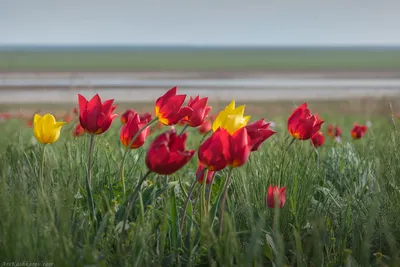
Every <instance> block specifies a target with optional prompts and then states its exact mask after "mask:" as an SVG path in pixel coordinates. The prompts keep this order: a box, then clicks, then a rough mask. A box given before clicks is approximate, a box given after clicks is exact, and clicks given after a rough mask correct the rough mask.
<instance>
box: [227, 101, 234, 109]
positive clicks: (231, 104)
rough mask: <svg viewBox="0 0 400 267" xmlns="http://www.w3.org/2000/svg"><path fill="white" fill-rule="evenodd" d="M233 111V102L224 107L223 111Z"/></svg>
mask: <svg viewBox="0 0 400 267" xmlns="http://www.w3.org/2000/svg"><path fill="white" fill-rule="evenodd" d="M234 109H235V100H232V101H231V103H229V105H228V106H226V108H225V110H234Z"/></svg>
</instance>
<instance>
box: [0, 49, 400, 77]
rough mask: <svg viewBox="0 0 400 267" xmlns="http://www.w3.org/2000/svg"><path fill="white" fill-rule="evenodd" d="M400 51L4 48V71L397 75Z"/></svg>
mask: <svg viewBox="0 0 400 267" xmlns="http://www.w3.org/2000/svg"><path fill="white" fill-rule="evenodd" d="M399 56H400V49H398V48H396V47H386V48H374V47H364V48H363V47H355V48H352V47H350V48H349V47H330V48H320V47H303V48H302V47H300V48H297V47H294V48H289V47H288V48H262V47H260V48H246V47H244V48H229V47H209V48H204V47H203V48H202V47H154V48H145V47H0V71H11V72H12V71H187V70H192V71H395V70H399V69H400V61H399V60H397V59H398V58H399Z"/></svg>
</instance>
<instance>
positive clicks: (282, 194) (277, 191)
mask: <svg viewBox="0 0 400 267" xmlns="http://www.w3.org/2000/svg"><path fill="white" fill-rule="evenodd" d="M275 199H277V200H278V202H277V203H276V204H275ZM285 202H286V187H285V186H284V187H281V188H279V187H278V186H276V185H275V186H272V185H270V186H269V187H268V194H267V205H268V207H270V208H271V209H273V208H275V205H277V206H278V207H279V208H283V206H284V205H285Z"/></svg>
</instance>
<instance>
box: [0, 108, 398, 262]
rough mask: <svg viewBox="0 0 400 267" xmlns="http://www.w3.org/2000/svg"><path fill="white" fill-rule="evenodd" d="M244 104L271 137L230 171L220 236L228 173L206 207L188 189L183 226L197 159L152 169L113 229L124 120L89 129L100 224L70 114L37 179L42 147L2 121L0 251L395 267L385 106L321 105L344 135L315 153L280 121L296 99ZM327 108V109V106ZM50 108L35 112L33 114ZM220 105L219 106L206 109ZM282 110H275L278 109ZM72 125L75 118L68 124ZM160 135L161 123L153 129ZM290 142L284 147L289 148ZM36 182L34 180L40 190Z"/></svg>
mask: <svg viewBox="0 0 400 267" xmlns="http://www.w3.org/2000/svg"><path fill="white" fill-rule="evenodd" d="M261 106H262V105H261V104H259V106H258V107H256V108H255V107H253V108H252V105H251V104H249V105H248V106H247V107H246V110H247V112H246V114H249V115H250V114H252V112H253V111H254V112H255V111H258V112H257V115H256V116H255V117H254V118H252V121H254V120H255V119H256V117H260V116H264V115H265V116H266V119H267V120H274V121H275V122H276V127H275V130H276V131H277V134H276V135H274V136H272V137H271V138H269V139H268V140H267V141H266V142H265V143H264V144H263V145H262V147H261V149H260V150H259V151H257V152H254V153H252V154H251V156H250V159H249V161H248V162H247V163H246V164H245V165H244V166H243V167H241V168H237V169H234V170H233V172H232V175H233V176H232V183H231V185H230V187H229V192H228V201H227V207H226V212H225V215H224V231H223V233H222V236H221V237H219V234H218V223H219V218H220V214H219V208H218V204H219V199H220V196H221V193H220V192H221V191H222V190H221V189H222V188H223V186H224V182H225V179H226V177H227V172H228V171H227V170H223V171H220V172H218V173H217V175H216V177H215V181H214V183H213V185H212V188H211V193H212V194H211V203H210V207H209V208H210V213H209V214H208V215H207V216H205V217H204V216H202V215H201V213H200V201H198V198H199V191H195V193H194V195H193V197H192V201H191V202H190V204H189V209H188V210H187V212H186V224H185V227H184V229H183V231H182V232H181V231H180V230H179V221H180V219H181V215H180V214H181V210H182V206H183V204H184V203H183V202H184V200H185V196H186V195H187V192H188V190H189V187H190V186H191V184H192V183H193V181H194V179H195V171H196V167H197V155H195V156H194V158H193V159H192V161H191V162H190V163H189V164H188V165H186V166H185V167H184V168H183V169H181V170H179V171H178V172H176V173H175V174H173V175H170V176H168V177H166V176H161V175H154V174H152V175H150V176H149V177H148V179H147V182H145V184H144V185H143V187H142V188H141V191H140V192H141V194H140V197H139V198H138V199H137V200H136V201H135V204H134V209H133V211H132V213H131V214H130V223H129V229H128V230H127V235H123V234H122V225H123V223H122V221H123V218H122V217H123V216H122V214H123V213H124V210H125V208H126V201H125V199H124V197H123V194H122V186H121V183H120V180H119V176H118V170H119V165H120V163H121V160H122V156H123V152H124V147H123V146H122V145H121V143H120V141H119V128H120V127H121V124H120V122H119V119H118V118H117V119H116V120H115V121H114V123H113V126H112V128H111V129H110V130H109V131H107V132H106V133H104V134H103V135H99V136H97V138H96V140H95V150H94V158H93V162H94V163H93V167H92V173H93V192H94V203H95V208H96V214H97V223H94V222H93V220H92V219H91V218H90V209H89V208H88V198H87V194H86V190H85V179H86V169H87V157H88V150H89V136H87V135H84V136H81V137H78V138H73V137H72V136H71V130H72V128H73V127H74V126H75V124H74V122H71V123H68V124H66V125H65V126H64V127H63V130H62V133H61V137H60V139H59V140H58V141H57V142H56V143H54V144H51V145H48V147H47V149H46V157H45V165H44V172H43V175H44V177H43V178H44V179H43V181H44V182H43V183H41V182H40V178H39V177H40V169H41V162H42V146H41V145H40V144H39V143H38V142H37V141H36V139H35V138H34V136H33V133H32V129H31V128H29V127H27V126H26V124H25V122H24V121H20V120H17V119H11V120H8V121H3V122H0V123H1V129H2V130H1V134H0V142H1V144H2V146H0V175H1V176H0V177H1V179H0V259H1V262H21V261H30V262H41V263H53V264H54V266H284V265H287V266H399V265H400V258H399V256H400V255H399V251H400V223H399V222H400V180H399V177H400V165H399V164H398V163H399V161H400V154H399V148H400V147H399V146H400V134H399V131H398V127H399V124H398V121H397V118H395V117H394V116H392V114H391V110H390V108H389V103H388V102H386V103H385V104H384V106H385V107H384V108H381V109H380V110H382V111H381V112H375V113H373V114H369V115H368V117H367V115H364V116H362V115H360V114H359V113H356V112H349V113H348V114H347V116H342V115H343V114H341V115H338V113H336V111H338V110H341V108H340V105H339V104H338V103H337V104H336V105H333V104H332V105H331V106H330V107H331V109H326V110H324V111H323V112H320V110H319V108H320V107H323V106H324V103H320V104H319V105H318V104H317V103H315V104H311V105H310V108H311V110H312V111H313V112H318V113H321V116H322V118H323V119H324V120H325V123H324V127H323V130H324V131H325V130H326V128H327V125H328V124H331V123H332V124H338V125H340V126H341V127H342V128H343V138H342V143H340V144H339V143H336V142H334V141H333V140H330V139H329V138H327V139H326V143H325V145H324V146H323V147H321V148H319V149H318V153H316V152H315V150H314V149H313V148H312V147H311V145H310V143H309V141H296V142H294V143H293V144H292V145H291V146H290V147H289V143H290V141H291V139H290V137H289V134H288V133H287V129H286V120H287V117H288V116H289V115H290V113H291V110H292V109H293V104H291V105H288V104H286V105H285V106H284V107H283V108H281V110H279V112H271V113H272V114H274V115H273V117H272V115H271V114H270V113H269V112H268V110H269V109H268V105H267V104H265V105H264V109H261V110H260V107H261ZM334 106H336V109H334V108H333V107H334ZM46 111H47V110H45V109H42V110H41V112H42V113H43V112H46ZM214 112H217V109H215V110H214ZM278 113H279V114H278ZM366 118H368V119H369V120H370V121H371V122H372V126H371V127H370V128H369V129H368V131H367V133H366V135H365V137H364V138H363V139H361V140H358V141H353V140H352V139H351V137H350V133H349V131H350V129H351V127H352V125H353V123H354V122H355V121H357V122H359V123H366ZM75 122H76V121H75ZM159 131H162V130H159ZM188 132H189V139H188V144H187V147H188V148H189V149H197V147H198V146H199V144H200V142H201V138H202V137H201V136H200V135H199V134H198V133H197V131H196V129H189V130H188ZM156 134H157V133H154V134H153V135H151V136H150V137H149V139H150V140H148V141H147V142H146V144H145V146H144V147H142V148H141V149H139V150H135V151H131V153H130V154H129V156H128V158H127V161H126V165H125V177H126V185H127V189H128V192H129V193H130V192H132V190H133V188H134V187H135V185H136V184H137V181H138V179H139V178H140V177H141V175H143V173H145V172H146V167H145V165H144V157H145V153H146V148H147V147H148V145H149V143H150V142H151V139H153V138H154V137H155V136H156ZM288 147H289V148H288ZM278 181H281V185H285V186H286V187H287V202H286V205H285V206H284V207H283V208H282V209H280V210H279V209H278V210H273V209H269V208H268V207H267V206H266V203H265V198H266V193H267V188H268V186H269V185H270V184H277V183H278ZM42 186H43V187H42Z"/></svg>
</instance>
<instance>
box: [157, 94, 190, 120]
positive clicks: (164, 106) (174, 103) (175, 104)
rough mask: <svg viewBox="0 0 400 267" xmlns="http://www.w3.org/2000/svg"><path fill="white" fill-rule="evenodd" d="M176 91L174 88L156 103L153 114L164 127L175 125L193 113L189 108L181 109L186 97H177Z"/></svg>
mask: <svg viewBox="0 0 400 267" xmlns="http://www.w3.org/2000/svg"><path fill="white" fill-rule="evenodd" d="M176 91H177V87H176V86H175V87H173V88H171V89H170V90H168V92H166V93H165V94H164V95H163V96H161V97H160V98H158V99H157V101H156V104H155V107H154V113H155V114H156V117H157V118H158V120H159V122H161V123H162V124H164V125H175V124H177V123H178V122H179V121H180V120H181V119H182V118H184V117H186V116H190V115H191V114H192V112H193V109H191V108H190V107H182V104H183V102H185V98H186V95H177V94H176Z"/></svg>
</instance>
